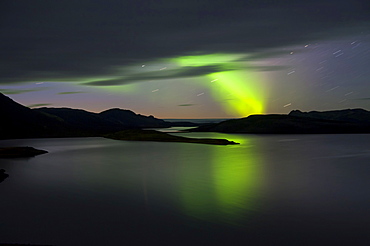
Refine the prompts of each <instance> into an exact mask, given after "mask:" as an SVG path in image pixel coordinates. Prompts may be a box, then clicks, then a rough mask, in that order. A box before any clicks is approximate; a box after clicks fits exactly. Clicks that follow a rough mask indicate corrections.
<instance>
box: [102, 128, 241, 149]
mask: <svg viewBox="0 0 370 246" xmlns="http://www.w3.org/2000/svg"><path fill="white" fill-rule="evenodd" d="M104 137H106V138H110V139H115V140H126V141H154V142H180V143H198V144H213V145H231V144H239V143H236V142H233V141H229V140H227V139H213V138H188V137H180V136H174V135H171V134H168V133H165V132H159V131H155V130H140V129H131V130H123V131H119V132H116V133H112V134H107V135H105V136H104Z"/></svg>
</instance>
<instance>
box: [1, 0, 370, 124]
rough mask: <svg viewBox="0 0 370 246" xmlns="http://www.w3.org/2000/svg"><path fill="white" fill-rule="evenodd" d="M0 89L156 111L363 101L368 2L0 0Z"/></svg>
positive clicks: (205, 112)
mask: <svg viewBox="0 0 370 246" xmlns="http://www.w3.org/2000/svg"><path fill="white" fill-rule="evenodd" d="M0 9H1V10H0V11H1V16H2V18H1V19H0V23H1V25H0V29H1V34H0V35H1V39H0V45H1V47H2V49H1V51H0V52H1V56H0V62H1V64H2V66H1V70H0V92H2V93H4V94H7V95H9V96H10V97H11V98H13V99H14V100H16V101H17V102H19V103H22V104H24V105H28V106H30V107H37V106H40V105H41V106H48V107H72V108H81V109H85V110H88V111H94V112H99V111H103V110H106V109H108V108H116V107H119V108H125V109H130V110H133V111H135V112H136V113H140V114H144V115H154V116H155V117H159V118H231V117H243V116H247V115H250V114H261V113H288V112H289V111H291V110H293V109H300V110H302V111H311V110H332V109H344V108H364V109H367V110H369V109H370V100H369V98H370V87H369V86H368V85H369V80H370V72H369V70H368V64H370V31H369V30H370V13H369V10H370V8H369V3H368V1H352V2H348V1H336V2H335V4H333V3H332V1H329V0H324V1H316V0H314V1H310V2H307V1H284V3H274V2H270V1H267V0H260V1H233V0H232V1H208V0H204V1H186V2H182V1H161V2H154V1H148V0H142V1H140V0H138V1H135V2H132V1H118V0H109V1H104V2H103V1H101V2H100V1H92V0H85V1H79V2H78V3H75V2H56V1H44V0H35V1H32V2H30V1H8V0H5V1H2V3H1V7H0Z"/></svg>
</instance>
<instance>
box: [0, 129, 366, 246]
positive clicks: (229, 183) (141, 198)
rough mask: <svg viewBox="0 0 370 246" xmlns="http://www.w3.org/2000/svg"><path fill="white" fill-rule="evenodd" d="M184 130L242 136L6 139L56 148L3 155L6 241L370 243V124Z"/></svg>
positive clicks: (2, 233)
mask: <svg viewBox="0 0 370 246" xmlns="http://www.w3.org/2000/svg"><path fill="white" fill-rule="evenodd" d="M178 135H181V134H180V133H178ZM182 135H186V136H193V137H217V138H227V139H229V140H234V141H237V142H240V143H241V145H238V146H211V145H200V144H186V143H155V142H126V141H115V140H109V139H103V138H75V139H72V138H70V139H29V140H7V141H0V146H32V147H35V148H40V149H45V150H47V151H49V153H48V154H45V155H41V156H37V157H35V158H29V159H11V160H10V159H0V168H3V169H5V170H6V172H7V173H8V174H9V175H10V177H9V178H8V179H6V180H5V181H4V182H2V183H0V197H1V198H0V199H1V200H0V211H1V215H0V243H1V242H2V243H5V242H7V243H33V244H53V245H114V244H117V245H153V244H154V243H160V244H161V245H247V244H249V245H260V244H262V245H304V244H307V245H314V244H317V243H318V242H326V243H341V244H343V243H344V242H346V243H350V244H351V245H368V242H369V240H370V235H369V229H370V178H369V177H370V135H275V136H269V135H267V136H259V135H237V134H215V133H191V134H182ZM348 245H349V244H348Z"/></svg>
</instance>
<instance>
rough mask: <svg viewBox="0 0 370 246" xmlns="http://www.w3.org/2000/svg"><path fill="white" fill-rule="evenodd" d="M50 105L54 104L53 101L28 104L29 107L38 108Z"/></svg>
mask: <svg viewBox="0 0 370 246" xmlns="http://www.w3.org/2000/svg"><path fill="white" fill-rule="evenodd" d="M50 105H53V104H51V103H38V104H31V105H27V107H29V108H38V107H44V106H50Z"/></svg>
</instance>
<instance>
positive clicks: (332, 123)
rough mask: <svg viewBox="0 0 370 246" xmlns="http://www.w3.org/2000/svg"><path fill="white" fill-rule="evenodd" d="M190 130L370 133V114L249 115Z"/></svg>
mask: <svg viewBox="0 0 370 246" xmlns="http://www.w3.org/2000/svg"><path fill="white" fill-rule="evenodd" d="M192 131H199V132H225V133H258V134H332V133H370V112H369V111H366V110H364V109H345V110H335V111H326V112H317V111H312V112H301V111H299V110H294V111H292V112H290V113H289V114H288V115H277V114H276V115H273V114H272V115H251V116H248V117H246V118H241V119H234V120H227V121H223V122H220V123H217V124H208V125H203V126H200V127H198V128H196V129H193V130H192Z"/></svg>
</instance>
